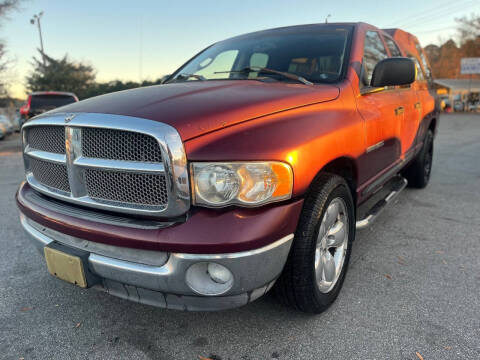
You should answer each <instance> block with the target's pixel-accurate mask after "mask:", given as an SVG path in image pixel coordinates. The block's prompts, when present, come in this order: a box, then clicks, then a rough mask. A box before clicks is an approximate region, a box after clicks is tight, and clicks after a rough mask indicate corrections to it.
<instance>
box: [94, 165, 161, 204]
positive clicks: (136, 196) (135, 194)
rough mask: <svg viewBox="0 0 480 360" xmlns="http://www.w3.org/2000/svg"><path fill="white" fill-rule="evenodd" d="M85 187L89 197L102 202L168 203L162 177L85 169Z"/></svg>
mask: <svg viewBox="0 0 480 360" xmlns="http://www.w3.org/2000/svg"><path fill="white" fill-rule="evenodd" d="M85 185H86V187H87V193H88V195H89V196H90V197H92V198H94V199H99V200H104V201H117V202H122V203H130V204H137V205H153V206H155V205H158V204H166V203H167V201H168V194H167V183H166V181H165V176H164V175H152V174H137V173H131V172H113V171H102V170H94V169H86V170H85Z"/></svg>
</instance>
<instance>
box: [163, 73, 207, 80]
mask: <svg viewBox="0 0 480 360" xmlns="http://www.w3.org/2000/svg"><path fill="white" fill-rule="evenodd" d="M190 78H194V79H197V80H207V79H206V78H205V77H204V76H202V75H198V74H186V73H182V74H178V75H177V77H176V78H175V79H173V81H175V80H188V79H190ZM169 82H170V81H169Z"/></svg>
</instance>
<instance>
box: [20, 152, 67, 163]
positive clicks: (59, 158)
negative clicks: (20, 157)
mask: <svg viewBox="0 0 480 360" xmlns="http://www.w3.org/2000/svg"><path fill="white" fill-rule="evenodd" d="M25 155H28V156H30V157H32V158H35V159H38V160H44V161H49V162H53V163H57V164H65V163H66V156H65V154H57V153H50V152H46V151H42V150H33V149H29V148H27V149H25Z"/></svg>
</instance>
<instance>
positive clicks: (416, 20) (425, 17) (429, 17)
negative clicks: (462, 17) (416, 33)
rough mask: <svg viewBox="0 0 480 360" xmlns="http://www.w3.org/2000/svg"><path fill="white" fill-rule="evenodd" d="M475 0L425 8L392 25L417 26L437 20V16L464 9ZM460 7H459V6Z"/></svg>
mask: <svg viewBox="0 0 480 360" xmlns="http://www.w3.org/2000/svg"><path fill="white" fill-rule="evenodd" d="M474 3H476V1H472V0H467V1H466V2H463V3H462V2H461V1H460V2H459V3H454V4H452V3H451V2H449V3H448V4H442V5H439V6H437V7H436V8H435V9H431V10H426V11H424V12H423V13H422V14H420V15H417V16H413V17H410V18H408V19H407V18H406V19H405V20H402V21H397V22H396V23H395V26H394V27H407V26H412V25H413V24H418V26H420V25H423V24H424V23H426V22H427V23H428V22H431V21H437V20H438V18H439V17H442V16H445V15H450V14H452V12H457V11H459V10H465V7H467V6H470V5H473V4H474ZM460 7H461V8H460Z"/></svg>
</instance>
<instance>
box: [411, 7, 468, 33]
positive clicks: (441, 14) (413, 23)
mask: <svg viewBox="0 0 480 360" xmlns="http://www.w3.org/2000/svg"><path fill="white" fill-rule="evenodd" d="M474 3H476V1H469V2H467V3H464V4H463V5H462V6H461V7H458V8H456V7H457V6H459V5H456V6H455V7H450V8H448V9H443V11H441V12H439V13H436V14H429V15H424V16H423V17H422V18H418V19H417V20H415V21H410V22H408V23H405V24H403V25H402V27H419V26H423V25H424V24H428V23H431V22H434V21H438V20H439V19H441V18H444V17H446V16H451V15H452V14H454V13H457V12H459V11H466V10H467V9H466V7H468V6H471V5H473V4H474Z"/></svg>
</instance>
